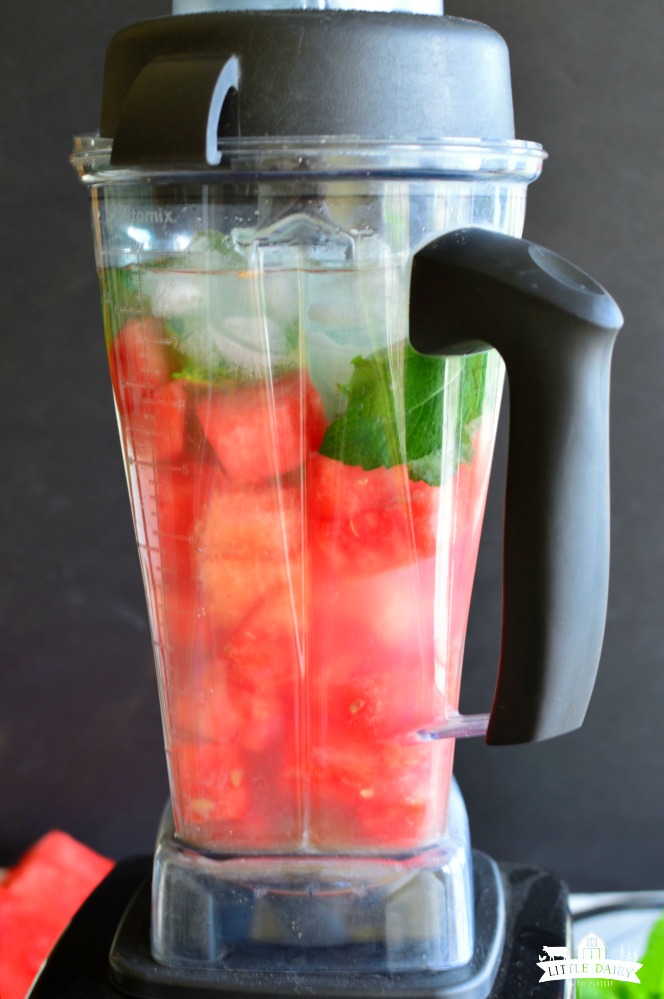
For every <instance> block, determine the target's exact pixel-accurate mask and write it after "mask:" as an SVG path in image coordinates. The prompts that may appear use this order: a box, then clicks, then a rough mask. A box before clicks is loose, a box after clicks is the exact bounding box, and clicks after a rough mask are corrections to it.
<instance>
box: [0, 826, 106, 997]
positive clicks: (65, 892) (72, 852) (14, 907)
mask: <svg viewBox="0 0 664 999" xmlns="http://www.w3.org/2000/svg"><path fill="white" fill-rule="evenodd" d="M112 867H113V863H112V861H110V860H107V859H106V858H105V857H101V856H100V855H99V854H97V853H94V852H93V851H92V850H90V849H88V848H87V847H86V846H83V845H82V844H81V843H77V842H76V840H74V839H72V838H71V837H70V836H68V835H67V834H66V833H63V832H51V833H48V834H47V835H46V836H44V837H43V838H42V839H40V840H39V841H38V842H37V843H36V844H35V846H33V847H32V849H30V850H29V851H28V852H27V853H26V854H25V855H24V856H23V857H22V858H21V860H20V862H19V863H18V864H17V866H16V867H14V868H13V869H12V870H11V871H10V872H9V874H8V875H7V877H6V878H5V880H4V881H2V882H1V883H0V996H2V999H24V997H25V995H26V993H27V991H28V989H29V987H30V985H31V983H32V981H33V979H34V978H35V976H36V974H37V972H38V971H39V969H40V967H41V965H42V963H43V962H44V960H45V958H46V957H47V955H48V953H49V952H50V950H51V949H52V947H53V946H54V944H55V943H56V942H57V940H58V938H59V936H60V935H61V933H62V932H63V931H64V930H65V928H66V926H67V924H68V923H69V921H70V920H71V918H72V917H73V916H74V914H75V913H76V911H77V910H78V909H79V908H80V906H81V905H82V904H83V902H84V901H85V899H86V898H87V897H88V895H89V894H90V892H91V891H92V890H93V889H94V888H96V886H97V885H98V884H99V882H100V881H101V880H102V879H103V878H104V877H105V876H106V875H107V874H108V873H109V871H110V870H111V868H112Z"/></svg>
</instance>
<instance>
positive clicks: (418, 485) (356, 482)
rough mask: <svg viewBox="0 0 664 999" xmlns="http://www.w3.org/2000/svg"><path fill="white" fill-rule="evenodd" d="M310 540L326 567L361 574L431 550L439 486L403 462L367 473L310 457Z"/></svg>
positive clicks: (402, 562)
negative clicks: (416, 478) (412, 474)
mask: <svg viewBox="0 0 664 999" xmlns="http://www.w3.org/2000/svg"><path fill="white" fill-rule="evenodd" d="M308 471H309V480H308V481H309V492H308V497H309V508H310V512H311V517H312V520H313V523H314V528H313V539H314V543H315V545H316V547H317V549H318V551H319V554H320V555H321V557H322V561H323V564H324V565H326V566H327V568H328V571H331V572H334V573H344V572H347V573H351V574H352V575H356V576H362V575H370V574H374V573H379V572H384V571H386V570H388V569H392V568H395V567H398V566H400V565H406V564H409V563H414V562H416V561H417V560H418V559H424V558H428V557H429V556H431V555H433V554H435V551H436V517H437V512H438V502H439V495H440V490H439V489H438V488H437V487H435V486H429V485H427V483H426V482H412V481H411V480H410V478H409V476H408V469H407V468H406V467H405V466H404V465H396V466H395V467H393V468H375V469H371V470H370V471H367V470H365V469H363V468H359V467H358V466H355V465H345V464H344V463H343V462H341V461H336V460H335V459H334V458H326V457H324V456H323V455H320V454H317V455H313V456H312V457H311V459H310V461H309V465H308Z"/></svg>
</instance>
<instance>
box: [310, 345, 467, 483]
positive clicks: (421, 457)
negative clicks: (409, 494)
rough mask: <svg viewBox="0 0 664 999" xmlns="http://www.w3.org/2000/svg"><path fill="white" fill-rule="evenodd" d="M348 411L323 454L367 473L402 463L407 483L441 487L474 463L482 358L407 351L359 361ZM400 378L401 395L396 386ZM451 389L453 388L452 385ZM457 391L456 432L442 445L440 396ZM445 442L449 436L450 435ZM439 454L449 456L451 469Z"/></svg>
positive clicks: (329, 432) (347, 387) (331, 433)
mask: <svg viewBox="0 0 664 999" xmlns="http://www.w3.org/2000/svg"><path fill="white" fill-rule="evenodd" d="M353 365H354V371H353V375H352V377H351V380H350V382H349V383H348V385H345V386H341V391H342V392H343V393H344V394H345V395H346V396H347V397H348V405H347V407H346V410H345V412H344V413H343V414H342V415H341V416H340V417H339V418H338V419H337V420H335V421H334V422H333V423H332V424H331V425H330V426H329V427H328V429H327V432H326V434H325V437H324V439H323V444H322V446H321V449H320V450H321V453H322V454H324V455H326V457H328V458H335V459H337V460H338V461H343V462H344V463H345V464H347V465H359V466H361V467H362V468H365V469H367V470H369V469H372V468H379V467H381V466H383V467H386V468H391V467H392V466H393V465H399V464H402V463H404V462H405V463H407V464H408V467H409V470H410V474H411V478H413V479H415V480H416V481H418V480H424V481H425V482H428V483H429V485H440V482H441V475H442V474H443V473H444V472H447V473H449V472H450V470H451V473H452V474H453V473H454V472H455V471H456V468H457V466H458V465H459V464H460V463H461V462H469V461H471V460H472V455H473V448H472V443H471V425H472V424H473V423H474V422H475V421H476V420H477V419H478V418H479V416H480V415H481V412H482V400H483V396H484V382H485V377H486V354H485V353H484V354H471V355H468V356H466V357H463V358H454V359H451V358H444V357H425V356H424V355H422V354H418V353H417V352H416V351H415V350H413V348H412V347H411V346H410V344H405V345H399V346H397V347H395V348H392V349H390V348H388V349H383V350H379V351H376V352H375V353H374V354H371V355H370V356H369V357H366V358H364V357H356V358H355V359H354V361H353ZM400 379H403V395H402V396H401V397H399V396H398V395H397V393H395V391H394V385H395V383H397V382H398V381H399V380H400ZM455 383H456V384H455ZM452 391H454V392H458V393H459V396H460V397H459V398H458V400H457V403H456V406H455V407H454V410H455V413H456V426H455V428H454V430H455V433H454V434H453V435H452V437H451V438H450V439H449V443H447V442H446V441H444V438H443V418H444V413H445V403H446V399H445V395H446V393H447V392H452ZM447 436H448V437H449V434H448V435H447ZM443 447H445V448H446V450H449V449H450V448H451V449H454V452H455V453H454V458H453V460H452V463H451V465H452V467H451V469H450V464H449V463H448V462H444V461H443Z"/></svg>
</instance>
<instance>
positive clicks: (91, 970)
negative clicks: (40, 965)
mask: <svg viewBox="0 0 664 999" xmlns="http://www.w3.org/2000/svg"><path fill="white" fill-rule="evenodd" d="M473 865H474V879H475V919H476V924H477V930H476V937H477V939H476V947H475V954H474V956H473V960H472V961H471V963H470V965H468V966H467V967H465V968H458V969H454V970H452V971H448V972H444V973H419V974H394V975H389V974H382V975H366V976H362V975H358V976H349V975H347V974H345V975H335V974H334V972H333V970H332V969H331V973H330V974H329V975H326V976H325V978H324V979H323V976H321V975H318V976H317V977H316V978H314V977H313V976H305V975H301V974H300V975H295V976H294V975H293V974H292V973H291V974H288V973H287V972H284V971H282V972H280V973H279V972H276V973H274V974H264V973H261V974H256V973H251V972H246V971H245V972H240V971H236V972H232V973H231V974H230V975H227V976H226V978H225V980H223V979H224V976H223V975H221V976H220V975H219V972H218V971H215V972H211V973H207V974H206V973H205V972H204V971H203V972H201V971H200V970H198V969H195V970H191V969H190V970H186V971H185V970H182V971H174V970H173V969H170V968H165V967H163V966H161V965H159V964H157V963H156V962H155V961H154V960H153V959H152V957H151V955H150V945H149V939H150V875H151V870H152V858H151V857H141V858H134V859H131V860H127V861H124V862H123V863H120V864H118V866H117V867H116V868H115V870H114V871H112V872H111V874H110V875H109V876H108V877H107V878H106V879H105V880H104V881H103V882H102V884H101V885H100V886H99V888H98V889H97V890H96V891H95V892H94V893H93V894H92V895H91V896H90V898H89V899H88V901H87V902H86V903H85V904H84V905H83V906H82V908H81V909H80V910H79V912H78V913H77V914H76V916H75V917H74V919H73V920H72V922H71V924H70V926H69V928H68V930H67V931H66V932H65V934H64V935H63V937H62V938H61V939H60V941H59V943H58V944H57V946H56V948H55V949H54V951H53V952H52V954H51V957H50V959H49V960H48V962H47V964H46V966H45V967H44V969H43V971H42V973H41V975H40V976H39V978H38V979H37V981H36V982H35V985H34V986H33V990H32V992H31V994H30V999H65V997H66V999H117V996H118V991H120V992H123V993H126V994H129V995H133V996H139V997H142V999H205V996H206V994H207V995H210V994H211V993H216V994H217V995H218V996H220V997H222V996H223V997H228V999H242V997H246V996H251V995H253V996H256V997H257V996H262V997H263V999H285V996H287V995H309V996H317V997H318V999H332V997H355V996H363V997H366V999H379V997H394V999H398V997H403V999H416V997H422V999H434V997H438V999H445V997H449V999H452V997H454V999H486V997H490V999H517V997H521V996H526V995H527V996H529V997H530V999H562V997H563V996H564V995H565V994H566V993H565V991H564V988H565V983H563V982H555V983H551V982H548V983H544V984H541V985H540V984H538V983H539V978H540V975H541V972H540V969H539V968H538V967H537V961H538V958H539V955H540V954H541V953H542V952H543V950H542V948H543V947H544V945H548V946H565V945H568V944H569V914H568V908H567V889H566V886H565V885H564V884H563V883H562V882H561V881H559V880H558V879H557V878H555V877H553V876H552V875H550V874H547V873H545V872H542V871H539V870H537V869H534V868H531V867H521V866H511V865H509V866H508V865H500V866H498V865H496V864H495V863H494V862H493V861H492V860H491V859H490V858H489V857H487V856H486V855H484V854H481V853H478V852H474V853H473ZM503 893H504V897H505V907H504V911H503V909H502V905H501V903H500V898H501V895H502V894H503ZM130 900H131V902H130ZM128 902H130V904H129V908H127V905H128ZM123 916H124V918H123ZM120 923H121V925H120V928H119V930H117V933H116V929H117V927H118V924H120ZM503 940H504V941H505V943H504V947H503ZM109 951H111V965H110V968H109ZM501 952H502V959H501ZM492 986H493V987H492Z"/></svg>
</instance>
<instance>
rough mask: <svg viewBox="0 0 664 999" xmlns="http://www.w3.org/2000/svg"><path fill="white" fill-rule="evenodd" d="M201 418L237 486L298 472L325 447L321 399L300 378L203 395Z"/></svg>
mask: <svg viewBox="0 0 664 999" xmlns="http://www.w3.org/2000/svg"><path fill="white" fill-rule="evenodd" d="M196 413H197V415H198V419H199V421H200V424H201V427H202V428H203V433H204V434H205V437H206V438H207V440H208V443H209V444H210V445H211V447H212V448H213V449H214V451H215V452H216V454H217V457H218V458H219V461H220V462H221V464H222V467H223V468H224V470H225V472H226V473H227V475H228V476H229V478H230V479H231V480H232V481H233V482H235V483H236V484H238V485H252V484H256V483H259V482H264V481H265V480H266V479H271V478H274V477H275V476H279V475H284V474H287V473H288V472H292V471H293V470H295V469H296V468H299V467H300V466H301V465H303V464H304V462H305V460H306V458H307V456H308V454H310V453H311V452H312V451H316V450H317V449H318V448H319V447H320V445H321V442H322V440H323V435H324V433H325V428H326V419H325V413H324V411H323V404H322V402H321V399H320V396H319V395H318V393H317V392H316V390H315V388H314V387H313V385H312V384H311V382H310V381H309V379H308V378H306V377H305V376H300V375H288V376H287V377H285V378H281V379H279V380H278V381H276V382H274V383H272V384H263V383H260V384H257V385H256V384H253V385H243V386H240V387H236V388H230V389H229V388H227V387H223V388H217V387H211V388H209V389H207V390H206V391H205V392H203V391H200V392H199V397H198V400H197V402H196Z"/></svg>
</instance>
